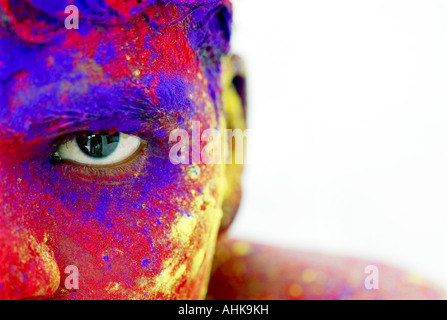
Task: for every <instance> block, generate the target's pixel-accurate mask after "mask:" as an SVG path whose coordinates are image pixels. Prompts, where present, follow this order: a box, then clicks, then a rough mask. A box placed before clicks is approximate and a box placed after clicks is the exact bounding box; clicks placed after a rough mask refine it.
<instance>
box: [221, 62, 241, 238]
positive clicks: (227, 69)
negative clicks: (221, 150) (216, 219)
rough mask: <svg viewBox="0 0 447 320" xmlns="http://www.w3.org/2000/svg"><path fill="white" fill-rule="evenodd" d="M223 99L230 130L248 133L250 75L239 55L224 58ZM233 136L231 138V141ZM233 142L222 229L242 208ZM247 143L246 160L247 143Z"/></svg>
mask: <svg viewBox="0 0 447 320" xmlns="http://www.w3.org/2000/svg"><path fill="white" fill-rule="evenodd" d="M222 102H223V110H224V114H225V120H226V129H232V130H234V129H240V130H242V132H245V130H246V128H247V124H246V118H247V117H246V115H247V97H246V76H245V67H244V64H243V61H242V59H241V58H240V57H239V56H235V55H231V56H225V57H224V58H223V61H222ZM230 139H231V140H230ZM230 139H229V141H226V143H229V144H230V145H231V148H232V155H233V161H232V162H231V163H232V164H228V165H224V166H225V180H226V188H225V194H224V201H223V205H222V209H223V218H222V223H221V227H220V232H223V231H225V230H227V229H228V228H229V226H230V225H231V223H232V222H233V220H234V217H235V216H236V213H237V211H238V209H239V205H240V201H241V197H242V187H241V178H242V172H243V167H244V166H243V164H236V161H235V158H234V156H235V149H236V146H235V141H233V139H232V137H230ZM243 142H244V162H245V144H246V139H244V140H243Z"/></svg>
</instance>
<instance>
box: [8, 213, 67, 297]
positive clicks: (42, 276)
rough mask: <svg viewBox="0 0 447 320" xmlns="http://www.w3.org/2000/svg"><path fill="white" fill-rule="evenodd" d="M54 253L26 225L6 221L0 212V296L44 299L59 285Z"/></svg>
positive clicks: (43, 240)
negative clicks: (14, 224) (22, 226)
mask: <svg viewBox="0 0 447 320" xmlns="http://www.w3.org/2000/svg"><path fill="white" fill-rule="evenodd" d="M59 282H60V273H59V268H58V266H57V263H56V260H55V259H54V254H53V252H52V250H51V249H50V247H49V246H48V245H47V244H46V243H45V239H42V241H38V240H37V238H36V235H33V234H32V232H31V231H29V230H27V229H25V228H16V227H12V226H11V224H8V223H5V221H4V219H2V215H1V213H0V299H1V300H18V299H45V298H48V297H49V296H50V295H52V294H53V293H54V292H55V291H56V290H57V288H58V287H59Z"/></svg>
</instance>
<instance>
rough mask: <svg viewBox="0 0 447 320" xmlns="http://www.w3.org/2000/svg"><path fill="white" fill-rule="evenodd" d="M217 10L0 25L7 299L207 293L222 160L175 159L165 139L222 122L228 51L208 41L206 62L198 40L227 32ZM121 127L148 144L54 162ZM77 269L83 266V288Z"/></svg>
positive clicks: (0, 197)
mask: <svg viewBox="0 0 447 320" xmlns="http://www.w3.org/2000/svg"><path fill="white" fill-rule="evenodd" d="M31 2H32V1H31ZM37 2H38V1H36V3H37ZM177 2H179V1H177ZM180 2H181V1H180ZM190 2H191V1H190ZM196 2H199V1H196ZM202 2H203V3H205V4H206V2H207V1H202ZM209 2H212V1H209ZM129 3H130V2H129ZM185 3H186V2H185ZM6 6H7V5H6ZM36 6H37V5H36ZM117 6H119V8H118V9H119V10H121V11H122V12H126V13H129V12H131V9H129V8H127V7H126V8H123V7H124V6H125V5H117ZM127 6H128V5H127ZM37 7H38V6H37ZM208 7H210V8H208ZM216 8H217V9H218V10H217V11H219V10H221V11H219V12H220V13H221V14H220V16H219V19H218V20H219V23H218V27H219V26H222V24H223V23H224V21H222V17H227V18H228V19H229V16H226V15H225V14H223V15H222V12H224V13H226V14H229V9H227V7H223V6H220V7H217V6H216V5H208V4H206V5H205V6H204V7H203V8H202V9H200V10H201V11H200V10H199V13H194V15H195V16H194V17H193V19H189V18H188V19H185V12H188V11H187V10H190V9H189V8H188V7H185V6H181V5H179V6H173V5H161V4H160V5H151V6H147V7H145V8H144V10H143V11H142V12H143V13H144V14H136V15H134V16H132V17H130V18H129V19H127V20H126V23H124V24H122V23H117V24H111V25H107V26H104V25H103V24H96V23H94V22H89V23H87V22H86V23H85V25H84V26H83V25H82V20H81V23H80V29H79V30H63V31H61V32H59V31H57V32H54V34H51V36H49V34H50V31H48V30H50V29H51V28H47V27H48V26H42V25H41V24H38V26H39V27H42V30H44V31H42V34H39V32H38V30H36V29H35V28H34V27H30V28H31V29H30V30H31V31H32V32H27V31H26V30H25V31H23V30H24V29H23V28H17V30H19V31H17V30H16V31H17V32H18V33H19V34H18V35H17V34H16V33H14V32H13V31H14V30H13V31H11V30H12V29H14V28H11V27H10V26H9V27H5V26H3V27H1V24H0V28H1V29H0V85H1V87H0V298H3V299H25V298H39V299H44V298H51V299H200V298H203V297H204V295H205V293H206V287H207V282H208V277H209V272H210V266H211V260H212V257H213V254H214V246H215V242H216V237H217V235H218V231H219V226H220V221H221V218H222V215H223V212H222V202H223V201H224V199H223V194H224V190H223V184H224V183H223V181H224V167H223V166H220V165H174V164H172V163H171V161H170V160H169V149H170V146H171V145H170V143H169V133H170V132H171V131H172V130H174V129H177V128H182V129H185V130H187V131H188V132H189V131H190V130H191V125H192V122H193V121H200V123H201V126H202V127H203V128H220V127H221V125H222V111H221V110H222V108H221V101H220V100H221V98H220V91H219V89H218V88H219V75H220V73H219V66H218V64H217V63H216V61H217V60H219V59H220V58H219V54H222V53H223V51H225V50H224V49H222V50H221V49H219V48H218V46H219V45H220V43H216V42H214V43H210V45H209V46H207V48H206V51H207V52H208V56H207V58H206V59H205V60H206V61H205V60H204V59H203V54H204V53H203V52H204V51H203V48H202V47H200V46H199V45H198V43H199V42H200V41H199V40H204V41H205V43H206V41H207V39H208V40H209V39H217V38H219V37H218V36H220V35H224V34H225V32H227V33H228V30H223V31H222V32H220V31H217V29H219V28H218V27H216V24H215V23H213V22H212V21H213V19H208V18H209V17H212V16H210V14H211V12H213V14H214V13H215V12H216ZM10 9H11V8H8V7H4V6H3V7H2V10H3V11H4V12H6V13H7V14H6V16H8V17H9V18H10V17H17V16H21V15H22V16H23V14H25V13H24V11H23V10H22V9H23V8H18V9H17V10H16V12H12V11H11V10H10ZM115 9H116V8H115ZM8 10H9V11H8ZM21 10H22V11H21ZM62 10H63V8H62ZM119 10H118V11H119ZM222 10H224V11H222ZM225 10H226V11H225ZM27 12H28V13H29V11H27ZM36 12H37V11H36ZM36 12H34V11H33V12H32V14H31V13H30V16H31V18H30V19H33V18H35V16H38V14H39V13H38V12H37V13H36ZM80 13H81V14H82V8H80ZM201 15H202V16H201ZM124 16H126V15H124ZM204 17H208V18H207V20H206V21H211V22H210V23H209V24H205V25H203V24H202V28H205V29H202V30H199V31H202V32H201V33H200V32H199V33H193V32H192V31H191V30H195V29H194V28H191V24H190V23H192V22H191V21H192V20H194V19H202V18H204ZM36 19H37V18H36ZM19 20H20V19H19V18H17V19H16V20H14V21H15V22H17V21H18V22H17V23H20V21H19ZM38 20H39V19H38ZM14 21H13V20H11V19H10V23H11V24H12V25H13V24H14ZM36 21H37V20H36ZM39 21H40V20H39ZM228 23H229V21H228ZM155 25H158V26H159V27H155ZM160 25H161V26H160ZM23 26H24V28H25V29H26V27H27V25H26V23H24V24H23ZM33 28H34V29H33ZM36 28H37V27H36ZM207 28H208V29H207ZM213 32H216V33H215V34H214V38H213V37H211V38H210V37H209V34H208V33H210V34H211V36H213ZM217 32H218V33H217ZM207 34H208V35H207ZM227 36H228V34H227V35H226V36H225V35H224V36H223V38H225V37H227ZM199 38H200V39H199ZM227 40H228V39H224V40H222V43H226V42H225V41H227ZM213 41H214V40H213ZM213 45H215V46H213ZM116 132H120V133H125V134H127V135H129V136H131V137H135V139H137V141H140V140H139V139H141V144H140V146H139V147H138V148H136V151H135V152H133V153H132V154H131V155H128V156H127V157H126V158H124V159H122V160H121V161H119V163H112V164H108V165H95V164H94V163H93V164H85V163H78V162H77V161H76V159H65V160H63V159H62V160H61V159H59V158H58V157H57V155H58V153H57V150H60V149H58V148H60V147H61V146H66V143H67V141H68V142H69V141H74V142H75V143H76V138H83V137H84V138H85V137H87V136H90V137H91V136H92V135H93V134H96V135H98V134H102V135H104V136H105V137H107V136H108V137H110V136H111V135H113V134H115V133H116ZM119 143H121V142H119ZM67 266H75V267H76V268H77V270H78V271H79V289H77V290H76V289H69V287H67V285H66V280H67V277H69V276H72V275H73V274H71V275H69V274H66V273H65V272H64V271H65V270H66V269H65V268H66V267H67ZM70 279H72V278H70Z"/></svg>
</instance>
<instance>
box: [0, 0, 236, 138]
mask: <svg viewBox="0 0 447 320" xmlns="http://www.w3.org/2000/svg"><path fill="white" fill-rule="evenodd" d="M139 2H141V1H139ZM174 2H175V1H174ZM193 2H194V3H193ZM199 2H200V1H177V3H179V4H177V5H172V4H170V5H166V4H160V3H158V4H153V5H144V2H143V4H141V5H136V6H131V5H130V3H133V2H132V1H130V2H124V3H127V4H128V5H127V6H126V5H118V4H107V2H106V3H104V2H101V3H100V4H101V6H100V7H101V8H102V9H104V8H107V10H106V11H104V10H105V9H104V10H103V11H101V10H99V9H98V8H99V7H98V6H99V2H98V4H96V7H95V3H96V2H95V1H93V2H92V3H93V5H92V4H90V5H89V6H80V8H79V10H80V18H81V19H80V24H79V29H78V30H66V29H65V28H54V26H53V24H54V23H56V22H54V21H56V20H53V18H54V19H56V18H55V17H58V14H59V13H58V11H57V10H60V5H57V6H56V5H55V4H54V3H53V2H52V1H50V2H48V5H47V6H43V5H42V4H41V2H39V1H28V2H23V3H25V4H26V5H28V7H26V6H25V5H23V6H18V7H14V6H9V7H8V8H6V9H5V8H4V7H3V8H2V10H3V12H6V11H8V10H9V11H8V12H7V13H8V15H7V17H8V20H9V22H8V24H6V27H5V25H4V26H3V29H1V30H2V31H1V32H0V81H1V82H0V84H1V86H2V87H3V88H2V90H1V91H0V105H1V107H0V116H1V119H4V120H6V119H8V123H9V124H11V125H12V126H13V127H14V126H15V128H13V129H14V130H19V127H20V126H22V125H23V124H24V123H27V122H32V123H37V122H42V123H47V122H48V117H51V116H52V115H54V116H53V118H58V119H62V118H64V117H66V116H70V117H72V118H73V117H74V118H76V117H78V118H95V115H96V118H101V117H100V116H101V115H104V114H107V113H109V114H110V113H114V112H115V111H116V110H117V109H120V108H121V109H123V108H124V107H127V108H126V109H127V110H126V112H128V114H127V115H126V116H128V117H141V113H151V112H152V111H153V110H155V109H157V110H166V111H168V112H173V111H182V110H181V109H182V108H183V109H185V108H186V109H191V108H194V104H193V103H192V101H190V99H188V97H190V96H191V94H192V91H194V90H197V86H198V84H201V85H202V84H205V86H206V88H205V89H207V90H209V91H210V93H211V95H212V96H214V97H215V94H213V90H214V89H215V88H217V87H218V84H217V81H218V78H217V77H216V75H217V74H218V71H219V70H218V68H219V66H218V62H217V60H218V58H219V57H220V55H222V54H223V53H224V52H225V51H226V50H227V49H228V48H227V47H228V40H229V23H230V22H231V21H230V20H231V19H230V15H229V14H227V15H226V16H225V15H224V16H222V14H218V13H219V12H227V13H228V12H229V11H228V9H227V8H226V7H225V6H223V5H222V4H219V3H217V4H213V2H216V1H208V2H210V3H212V4H211V5H210V4H206V3H205V4H204V2H207V1H202V3H201V5H200V6H197V7H196V6H194V5H195V4H197V3H199ZM120 3H121V2H120ZM185 3H186V5H185ZM29 5H32V8H31V9H30V7H29ZM24 8H25V9H26V10H27V12H28V13H27V14H28V16H27V17H28V18H29V19H31V20H32V19H37V20H38V21H42V17H41V16H42V15H44V16H45V17H46V19H44V20H43V24H42V23H41V24H40V25H41V31H39V30H34V29H31V30H28V31H27V32H25V31H26V28H27V27H29V25H28V24H24V22H23V21H24V20H23V18H22V20H20V19H19V18H18V17H22V16H23V15H24V12H23V10H24ZM93 8H96V9H95V10H93ZM222 9H224V11H222ZM89 10H90V11H89ZM83 12H84V13H83ZM98 12H99V13H101V12H102V16H101V15H99V14H98ZM104 12H106V13H104ZM112 13H113V14H112ZM107 14H109V15H110V16H107ZM83 15H84V16H83ZM83 17H84V19H83ZM100 18H101V19H100ZM56 24H57V23H56ZM23 30H25V31H23ZM24 32H25V34H24ZM219 39H220V40H219ZM204 52H205V54H204ZM203 80H205V81H203ZM183 111H185V110H183ZM129 113H130V114H129Z"/></svg>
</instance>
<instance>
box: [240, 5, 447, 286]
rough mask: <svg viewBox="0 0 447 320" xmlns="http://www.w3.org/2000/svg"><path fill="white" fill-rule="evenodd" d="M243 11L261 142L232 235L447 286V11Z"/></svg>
mask: <svg viewBox="0 0 447 320" xmlns="http://www.w3.org/2000/svg"><path fill="white" fill-rule="evenodd" d="M233 2H234V14H235V22H234V37H233V51H234V52H237V53H239V54H240V55H242V56H243V57H244V58H245V60H246V63H247V68H248V73H249V92H250V95H249V103H250V105H249V125H250V128H251V129H252V130H253V132H252V133H253V135H252V140H251V144H250V145H249V157H250V162H251V163H250V164H249V165H248V166H247V168H246V174H245V177H244V190H245V194H244V201H243V203H242V208H241V211H240V212H239V215H238V217H237V220H236V221H235V224H234V225H233V227H232V229H231V233H232V234H233V235H234V236H236V237H239V238H245V239H251V240H255V241H258V242H264V243H270V244H275V245H281V246H286V247H291V248H298V249H303V250H313V251H319V252H330V253H339V254H348V255H352V256H359V257H366V258H372V259H378V260H379V261H383V262H387V263H389V264H392V265H395V266H398V267H403V268H405V269H410V270H412V271H415V272H419V273H420V274H422V275H423V276H425V277H427V278H428V279H431V280H433V281H436V282H438V283H439V284H441V285H444V286H445V287H447V248H446V247H447V1H445V0H444V1H442V0H439V1H435V0H417V1H416V0H371V1H365V0H350V1H348V0H336V1H334V0H324V1H323V0H312V1H309V0H308V1H301V0H289V1H287V0H269V1H267V0H233Z"/></svg>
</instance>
